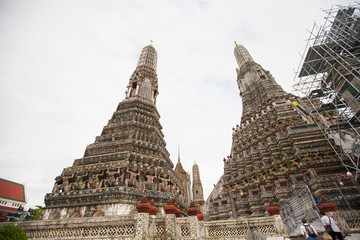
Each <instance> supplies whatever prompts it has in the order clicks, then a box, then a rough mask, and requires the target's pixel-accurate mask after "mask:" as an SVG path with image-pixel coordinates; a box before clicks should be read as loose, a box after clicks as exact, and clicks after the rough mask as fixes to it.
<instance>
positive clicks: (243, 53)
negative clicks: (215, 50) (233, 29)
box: [234, 41, 254, 69]
mask: <svg viewBox="0 0 360 240" xmlns="http://www.w3.org/2000/svg"><path fill="white" fill-rule="evenodd" d="M234 54H235V58H236V61H237V63H238V65H239V68H240V69H241V68H242V67H243V66H244V65H245V64H246V63H248V62H254V60H253V59H252V57H251V55H250V53H249V52H248V50H246V48H245V47H244V46H242V45H238V44H237V43H236V41H235V49H234Z"/></svg>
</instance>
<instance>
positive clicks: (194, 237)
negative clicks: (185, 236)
mask: <svg viewBox="0 0 360 240" xmlns="http://www.w3.org/2000/svg"><path fill="white" fill-rule="evenodd" d="M189 223H190V239H191V240H199V239H201V238H200V228H199V220H198V218H197V216H190V217H189Z"/></svg>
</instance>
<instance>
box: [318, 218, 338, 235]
mask: <svg viewBox="0 0 360 240" xmlns="http://www.w3.org/2000/svg"><path fill="white" fill-rule="evenodd" d="M330 220H331V227H332V229H333V231H334V232H340V229H339V227H338V226H337V222H336V221H335V220H334V219H333V218H331V217H328V216H326V215H324V216H322V217H321V222H322V224H323V225H324V226H326V225H330Z"/></svg>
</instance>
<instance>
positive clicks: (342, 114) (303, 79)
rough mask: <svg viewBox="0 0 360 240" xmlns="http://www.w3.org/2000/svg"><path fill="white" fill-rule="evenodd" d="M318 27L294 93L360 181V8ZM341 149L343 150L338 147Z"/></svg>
mask: <svg viewBox="0 0 360 240" xmlns="http://www.w3.org/2000/svg"><path fill="white" fill-rule="evenodd" d="M325 13H327V17H326V18H325V23H324V24H323V25H320V26H319V25H317V24H316V23H315V24H314V26H313V28H312V30H311V31H309V32H310V36H309V38H308V39H307V44H306V48H305V50H304V53H303V55H302V59H301V62H300V64H299V67H298V70H297V73H296V77H295V84H294V86H293V88H294V90H295V91H296V92H297V94H298V95H299V96H300V97H301V101H302V102H303V106H304V108H305V109H304V111H305V112H306V113H307V114H308V115H309V116H310V117H311V119H312V120H313V121H314V122H315V123H317V124H318V126H319V128H320V129H321V130H322V132H323V134H324V136H325V137H326V138H327V140H328V142H329V143H330V144H331V146H332V148H333V150H334V151H335V152H336V154H337V156H338V157H339V159H340V160H341V161H342V163H343V165H344V166H345V167H346V169H347V171H348V173H347V175H346V176H345V177H349V176H354V177H355V179H357V180H358V175H359V161H360V4H359V3H355V4H353V5H350V6H336V7H333V8H332V9H330V10H326V11H325ZM338 146H340V148H339V147H338Z"/></svg>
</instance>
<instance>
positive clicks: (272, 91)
mask: <svg viewBox="0 0 360 240" xmlns="http://www.w3.org/2000/svg"><path fill="white" fill-rule="evenodd" d="M234 54H235V58H236V61H237V63H238V65H239V69H236V72H237V84H238V86H239V90H240V96H242V101H243V117H247V115H248V114H250V113H253V112H257V111H259V108H261V107H262V106H264V105H266V104H267V103H268V101H269V100H271V99H273V98H278V97H282V96H284V95H286V94H287V93H286V92H285V91H284V90H283V89H282V88H281V86H279V85H278V84H277V83H276V82H275V79H274V78H273V76H272V75H271V74H270V72H269V71H266V70H264V69H263V68H262V67H261V65H260V64H257V63H256V62H254V60H253V59H252V57H251V55H250V54H249V52H248V51H247V50H246V48H245V47H243V46H241V45H238V44H237V43H236V42H235V49H234Z"/></svg>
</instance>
